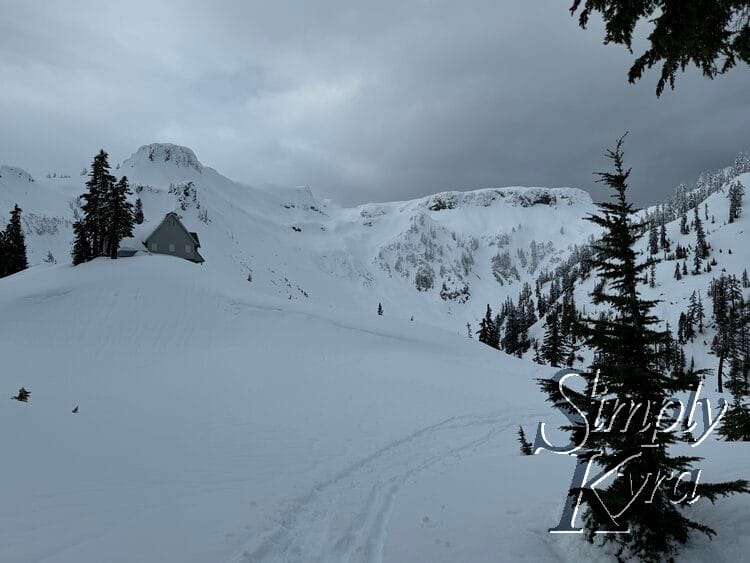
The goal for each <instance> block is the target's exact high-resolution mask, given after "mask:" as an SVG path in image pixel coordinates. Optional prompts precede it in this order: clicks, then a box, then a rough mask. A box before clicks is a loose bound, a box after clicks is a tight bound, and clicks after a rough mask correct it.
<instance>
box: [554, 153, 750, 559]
mask: <svg viewBox="0 0 750 563" xmlns="http://www.w3.org/2000/svg"><path fill="white" fill-rule="evenodd" d="M608 156H609V158H610V159H611V160H612V161H613V163H614V171H613V172H611V173H610V172H608V173H601V174H599V180H600V181H601V182H603V183H605V184H606V185H607V186H609V187H611V188H612V189H613V191H614V194H613V197H614V201H612V202H606V203H600V204H598V207H599V213H598V214H595V215H592V216H590V217H589V220H591V221H592V222H593V223H595V224H596V225H599V226H600V227H602V230H603V235H602V238H601V239H600V241H599V242H597V243H595V244H594V256H593V258H592V259H591V261H592V265H593V267H594V268H595V270H596V271H597V275H598V277H599V279H600V281H601V282H602V283H600V284H597V289H595V291H594V292H593V293H592V298H593V302H594V303H595V304H597V305H599V306H603V307H605V308H606V309H608V311H609V312H610V314H604V313H602V314H600V316H598V317H596V318H587V319H585V320H584V321H583V322H582V334H583V337H584V340H585V344H586V345H587V346H588V347H589V348H591V349H592V350H593V351H594V361H593V363H592V364H591V366H590V367H589V370H588V371H587V372H586V373H585V374H582V376H583V377H584V380H585V381H586V390H585V392H577V391H574V390H572V389H570V388H568V389H566V392H567V393H568V396H569V397H570V399H571V400H572V402H574V403H575V404H576V405H577V406H578V407H579V408H581V409H582V413H583V416H584V417H585V420H586V421H587V422H588V426H589V428H590V429H591V432H590V433H589V436H588V440H587V441H586V446H585V449H584V450H582V451H579V452H578V453H577V455H578V456H579V458H580V459H583V460H584V461H585V460H589V459H592V458H594V456H597V457H596V463H597V464H598V465H599V466H601V467H602V469H603V470H605V471H608V470H614V469H615V468H618V467H620V465H621V463H622V462H623V461H625V460H630V461H629V462H628V463H627V465H626V466H625V467H624V471H625V472H626V475H627V476H623V477H618V478H616V479H614V480H613V481H611V482H610V481H608V483H610V484H609V485H608V487H607V488H606V489H602V488H601V487H602V486H603V485H602V486H599V487H597V489H596V494H593V492H592V490H591V489H586V488H583V489H573V490H571V491H570V493H571V494H572V495H578V494H579V493H581V494H582V495H583V497H582V500H583V504H584V507H585V508H586V510H585V512H584V515H583V521H584V534H585V537H586V538H587V539H588V540H589V541H590V542H593V541H594V539H595V538H598V539H599V540H600V541H602V542H605V543H608V542H613V543H615V545H616V547H617V548H618V550H619V551H618V557H623V553H624V552H625V551H626V550H627V552H628V553H627V555H629V556H632V557H633V558H635V559H637V560H639V561H665V560H671V559H672V558H673V557H674V556H675V554H676V553H677V551H678V549H679V547H680V546H681V545H683V544H685V543H686V542H687V541H688V539H689V537H690V533H691V532H692V531H694V530H697V531H701V532H703V533H706V534H708V535H713V534H714V533H715V532H714V530H712V529H711V528H710V527H708V526H706V525H704V524H701V523H699V522H696V521H693V520H690V519H688V518H687V517H686V516H685V515H684V514H683V512H682V511H681V510H680V507H682V506H685V505H686V502H684V500H683V502H682V503H681V504H677V505H675V504H673V502H672V501H673V499H672V498H670V496H669V491H668V490H667V489H665V488H662V487H657V488H655V489H652V488H649V493H651V491H652V490H653V496H652V495H650V494H648V495H645V498H644V497H643V496H641V497H638V498H636V500H635V501H634V502H633V503H632V504H631V505H630V506H629V507H628V508H627V509H626V510H623V509H624V507H625V506H626V505H627V503H628V502H629V501H630V500H631V499H632V498H633V491H632V490H631V483H645V482H646V481H647V480H648V479H652V484H653V480H654V479H655V476H656V475H657V474H661V475H670V474H671V472H677V473H680V472H682V471H686V470H689V469H690V467H691V465H692V463H693V462H695V461H698V460H699V458H695V457H686V456H672V455H670V454H669V446H671V445H673V444H674V443H676V442H677V441H678V439H680V435H679V434H676V433H661V434H657V435H656V437H655V438H654V442H653V443H654V444H655V445H656V446H657V447H648V448H644V447H643V445H644V444H650V443H651V436H652V435H651V434H648V436H647V434H644V433H642V432H640V431H639V430H640V429H641V428H642V427H643V426H645V425H646V424H650V425H652V426H651V427H652V428H653V427H655V425H656V423H657V420H656V418H657V416H658V412H657V411H659V408H660V406H661V405H663V404H665V402H666V401H667V400H668V399H670V398H671V397H674V396H677V395H680V394H682V393H687V392H689V391H691V390H692V389H694V388H695V386H696V385H697V384H698V381H699V375H700V374H698V373H696V372H694V371H687V372H685V371H684V370H683V369H675V370H672V371H671V372H670V371H668V370H667V369H665V366H667V365H668V364H670V363H673V362H674V358H675V352H674V344H673V342H672V339H671V335H670V334H669V333H668V332H667V331H662V330H659V329H658V328H657V325H658V323H659V322H660V321H659V320H658V319H657V318H656V316H655V315H654V314H653V309H654V307H655V305H656V304H657V302H656V301H652V300H646V299H643V298H642V297H641V295H640V292H639V285H640V284H641V283H642V280H643V278H644V273H645V270H646V269H647V268H649V267H650V262H649V261H645V262H639V261H638V255H637V253H636V251H635V250H634V248H635V244H636V241H637V239H638V237H639V236H640V235H641V233H642V230H641V228H640V226H639V225H637V224H635V223H634V222H633V221H632V215H633V213H634V211H635V210H634V209H633V207H632V206H631V204H630V203H628V201H627V198H626V190H627V179H628V176H629V174H630V170H625V168H624V165H623V155H622V139H620V141H619V142H618V143H617V147H616V149H615V150H613V151H609V153H608ZM597 373H598V374H599V375H598V380H597ZM540 384H541V386H542V389H543V390H544V391H545V392H546V393H547V394H548V396H549V399H548V400H550V401H551V402H553V403H554V404H555V405H556V406H557V407H558V408H560V409H562V410H564V411H565V412H568V413H571V414H575V412H574V409H573V407H572V406H571V404H570V403H569V402H568V401H566V400H565V398H564V397H563V396H562V393H561V391H560V389H559V387H558V385H557V382H556V380H552V379H548V380H542V381H541V382H540ZM595 387H596V389H597V390H598V393H599V396H595V397H592V395H593V394H594V388H595ZM603 389H606V391H602V390H603ZM601 393H606V397H607V398H609V399H611V400H614V399H617V400H618V401H619V403H620V404H623V403H624V404H626V405H629V404H631V402H632V403H634V404H640V405H644V406H645V405H656V406H657V408H650V409H648V410H646V409H645V408H644V409H643V410H641V411H640V412H639V414H638V417H637V418H638V422H637V423H636V424H629V422H628V417H626V416H617V413H618V410H617V409H615V408H609V409H606V408H605V409H604V410H603V411H601V412H600V409H599V407H600V404H599V401H598V399H599V398H601ZM612 402H613V401H610V403H612ZM644 411H646V412H644ZM573 420H575V419H573ZM597 420H599V421H601V422H603V428H602V427H601V426H600V427H597V425H596V424H595V422H596V421H597ZM673 420H674V419H672V421H673ZM668 422H671V421H668V420H665V419H663V418H662V419H661V424H662V425H664V424H667V423H668ZM584 428H585V427H584V425H583V420H581V421H580V422H571V423H570V424H569V425H567V426H564V427H563V429H564V430H567V431H570V432H571V433H572V435H573V436H572V438H573V441H574V442H576V443H580V442H581V440H582V438H583V433H584ZM649 475H650V477H649ZM628 477H629V478H630V479H632V481H631V480H630V479H629V478H628ZM696 490H697V493H698V494H699V495H701V496H703V497H706V498H708V499H709V500H712V501H713V500H715V499H716V498H717V497H719V496H725V495H729V494H732V493H735V492H750V488H749V487H748V483H747V482H746V481H735V482H731V483H720V484H698V485H697V489H696ZM596 495H598V497H596ZM598 498H600V499H601V501H602V502H603V504H604V506H606V507H607V508H608V509H610V510H611V511H614V513H617V512H619V511H621V510H623V514H622V515H619V516H618V517H617V522H618V523H619V524H621V525H623V526H624V527H627V528H630V529H632V530H633V533H632V534H603V535H595V532H596V531H597V530H600V529H603V528H606V527H607V526H608V525H609V523H610V521H609V519H608V517H607V515H606V514H605V513H604V512H603V511H602V510H600V506H599V504H598ZM646 500H649V501H650V502H645V501H646Z"/></svg>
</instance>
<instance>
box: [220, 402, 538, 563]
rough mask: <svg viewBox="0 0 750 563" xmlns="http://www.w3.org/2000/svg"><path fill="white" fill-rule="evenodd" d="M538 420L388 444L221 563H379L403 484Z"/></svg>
mask: <svg viewBox="0 0 750 563" xmlns="http://www.w3.org/2000/svg"><path fill="white" fill-rule="evenodd" d="M540 415H541V413H539V414H534V415H530V414H528V412H525V413H519V412H509V411H507V410H505V411H502V412H497V413H490V414H486V415H464V416H455V417H451V418H448V419H446V420H444V421H442V422H439V423H437V424H433V425H431V426H427V427H425V428H422V429H420V430H417V431H415V432H413V433H411V434H409V435H408V436H405V437H404V438H402V439H400V440H396V441H394V442H391V443H390V444H387V445H386V446H384V447H382V448H380V449H378V450H377V451H375V452H374V453H372V454H371V455H369V456H367V457H365V458H363V459H361V460H359V461H357V462H355V463H353V464H352V465H350V466H348V467H346V468H345V469H343V470H342V471H340V472H338V473H337V474H335V475H334V476H333V477H332V478H331V479H329V480H328V481H324V482H322V483H318V484H316V485H315V487H313V488H312V489H311V490H310V491H309V492H308V493H307V494H305V495H303V496H301V497H297V498H295V499H293V500H291V501H289V502H288V506H286V507H285V508H284V509H283V510H282V512H281V514H280V515H279V516H278V517H277V520H278V523H277V526H276V528H275V529H273V530H271V531H270V532H268V533H267V534H264V535H262V536H261V537H258V538H253V539H251V540H250V541H248V543H247V544H246V545H244V546H243V547H242V549H241V550H239V551H238V552H237V553H235V554H234V555H233V556H232V557H231V558H230V559H229V560H228V563H247V562H252V563H255V562H292V561H310V562H325V561H330V562H334V561H342V562H345V561H353V562H362V563H379V562H380V561H382V560H383V549H384V545H385V539H386V534H387V527H388V521H389V518H390V514H391V510H392V508H393V503H394V501H395V498H396V495H397V493H398V491H399V489H400V487H401V486H402V485H403V484H404V483H405V482H406V481H407V480H409V479H411V478H413V477H415V476H416V475H417V474H418V473H420V472H421V471H424V470H425V469H427V468H429V467H431V466H433V465H435V464H438V463H455V462H456V461H458V460H460V458H461V457H462V455H464V454H470V453H471V452H472V451H474V450H475V449H477V448H480V447H483V446H487V445H488V444H489V443H490V442H491V441H492V439H493V438H494V437H495V436H496V434H497V433H498V432H500V431H503V430H505V431H507V430H510V429H511V428H515V427H517V425H518V424H519V421H521V422H531V421H533V420H535V419H538V418H539V416H540Z"/></svg>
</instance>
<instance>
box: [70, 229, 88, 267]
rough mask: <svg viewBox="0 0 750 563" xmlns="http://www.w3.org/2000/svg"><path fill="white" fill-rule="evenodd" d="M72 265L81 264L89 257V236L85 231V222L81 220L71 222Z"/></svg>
mask: <svg viewBox="0 0 750 563" xmlns="http://www.w3.org/2000/svg"><path fill="white" fill-rule="evenodd" d="M73 235H74V236H75V238H74V239H73V251H72V253H71V254H72V257H73V265H74V266H77V265H78V264H83V263H84V262H86V261H87V260H90V259H91V237H90V236H89V233H88V232H87V231H86V223H85V222H84V221H83V220H79V221H76V222H75V223H73Z"/></svg>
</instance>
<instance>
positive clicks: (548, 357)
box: [541, 306, 566, 367]
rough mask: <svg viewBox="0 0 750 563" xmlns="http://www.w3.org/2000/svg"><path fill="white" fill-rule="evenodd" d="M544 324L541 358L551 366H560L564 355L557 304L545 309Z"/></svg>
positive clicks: (564, 358) (563, 360)
mask: <svg viewBox="0 0 750 563" xmlns="http://www.w3.org/2000/svg"><path fill="white" fill-rule="evenodd" d="M544 326H545V329H544V341H543V342H542V348H541V355H542V358H543V359H544V360H545V361H546V362H547V363H548V364H549V365H551V366H553V367H562V366H563V364H564V362H565V360H566V357H565V350H564V349H563V339H562V335H561V330H560V309H559V307H558V306H553V307H552V308H550V310H549V311H547V318H546V319H545V322H544Z"/></svg>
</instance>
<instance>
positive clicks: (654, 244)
mask: <svg viewBox="0 0 750 563" xmlns="http://www.w3.org/2000/svg"><path fill="white" fill-rule="evenodd" d="M648 251H649V252H650V253H651V254H656V253H657V252H659V235H658V233H657V232H656V222H655V221H654V220H653V219H652V220H651V225H650V227H649V229H648Z"/></svg>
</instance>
